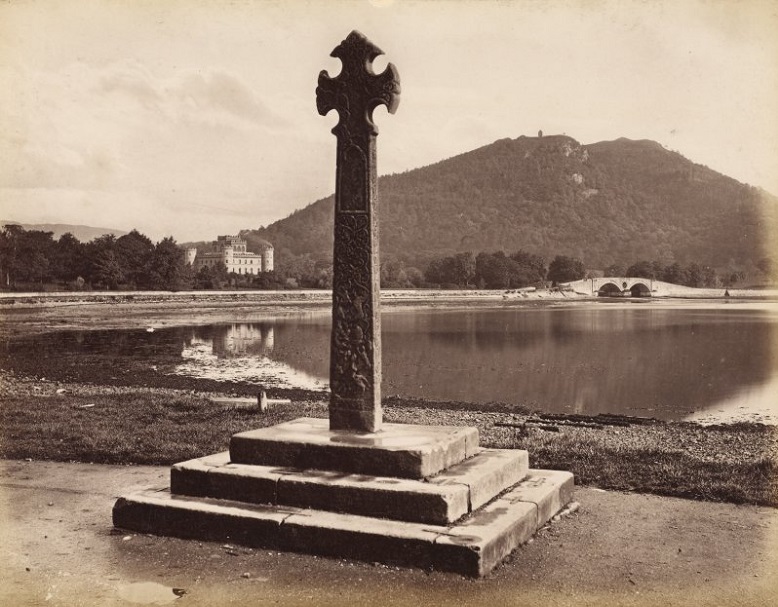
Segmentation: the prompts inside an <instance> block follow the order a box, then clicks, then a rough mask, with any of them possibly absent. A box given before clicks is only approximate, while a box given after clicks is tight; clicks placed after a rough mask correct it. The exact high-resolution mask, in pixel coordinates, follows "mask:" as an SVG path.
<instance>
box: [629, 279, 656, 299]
mask: <svg viewBox="0 0 778 607" xmlns="http://www.w3.org/2000/svg"><path fill="white" fill-rule="evenodd" d="M629 292H630V294H631V296H632V297H651V289H649V288H648V287H647V286H646V285H645V283H642V282H636V283H635V284H634V285H632V286H631V287H630V288H629Z"/></svg>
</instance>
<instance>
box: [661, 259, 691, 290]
mask: <svg viewBox="0 0 778 607" xmlns="http://www.w3.org/2000/svg"><path fill="white" fill-rule="evenodd" d="M661 279H662V280H664V281H665V282H671V283H673V284H675V285H685V284H686V283H687V282H688V281H689V275H688V273H687V272H686V270H685V269H684V268H683V267H681V264H679V263H678V262H675V263H674V264H672V265H670V266H666V267H665V269H664V270H663V272H662V275H661Z"/></svg>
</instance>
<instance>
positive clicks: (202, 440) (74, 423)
mask: <svg viewBox="0 0 778 607" xmlns="http://www.w3.org/2000/svg"><path fill="white" fill-rule="evenodd" d="M39 383H40V382H39ZM20 385H21V384H18V383H17V384H16V386H15V388H16V394H15V393H14V390H7V391H6V392H5V394H4V395H3V404H2V407H0V437H2V438H1V440H0V457H4V458H11V459H24V458H32V459H39V460H55V461H79V462H93V463H111V464H152V465H170V464H173V463H176V462H181V461H185V460H188V459H192V458H196V457H201V456H204V455H210V454H213V453H218V452H220V451H225V450H226V449H227V448H228V446H229V441H230V437H231V436H232V435H233V434H235V433H236V432H241V431H244V430H250V429H254V428H258V427H264V426H271V425H274V424H278V423H282V422H285V421H288V420H291V419H294V418H297V417H304V416H305V417H326V415H327V405H326V402H324V401H322V400H310V401H293V402H292V404H291V405H284V406H283V407H279V408H278V409H275V410H272V409H271V410H270V411H269V412H267V413H264V414H263V413H260V412H259V411H258V410H257V409H255V408H245V407H235V406H231V405H228V404H221V403H214V402H211V401H209V400H208V399H206V398H204V397H200V396H197V395H193V394H188V393H185V392H181V391H175V390H162V389H157V388H152V389H132V388H116V387H99V386H87V387H84V386H81V387H75V385H73V386H71V387H69V388H68V390H67V392H66V393H65V394H55V393H54V386H53V385H49V386H47V385H43V388H38V387H36V388H34V389H33V388H30V387H29V386H28V387H27V388H28V391H27V393H25V394H23V393H21V391H20V390H21V388H24V386H23V385H21V388H20ZM27 388H25V389H27ZM35 390H39V392H36V391H35ZM404 404H405V405H406V406H402V405H397V406H389V407H386V408H385V414H384V419H385V421H387V422H399V423H414V424H428V425H439V424H440V425H472V426H477V427H478V428H479V432H480V436H481V445H482V446H484V447H494V448H513V449H526V450H528V451H529V454H530V464H531V465H532V467H533V468H550V469H558V470H570V471H571V472H573V473H574V474H575V480H576V483H577V484H578V485H594V486H597V487H601V488H603V489H612V490H624V491H639V492H647V493H655V494H659V495H668V496H676V497H685V498H692V499H699V500H709V501H722V502H734V503H749V504H759V505H766V506H773V507H778V428H776V427H773V426H763V425H761V424H733V425H723V426H710V427H704V426H700V425H698V424H691V423H680V422H679V423H662V422H655V421H651V422H649V423H647V422H646V420H643V421H642V422H641V423H635V424H630V423H628V422H626V423H625V424H623V425H618V426H604V427H603V426H602V425H601V426H599V427H583V426H575V425H564V424H562V423H561V422H557V426H556V427H555V429H556V430H557V431H555V432H551V431H544V430H542V429H540V427H538V426H533V425H523V424H522V420H527V419H528V418H527V417H526V416H521V415H518V414H516V413H515V412H513V413H505V412H501V411H499V410H494V409H492V410H491V411H478V410H475V408H471V407H464V406H463V405H462V404H459V403H457V404H455V405H450V406H448V407H445V406H444V407H442V408H438V407H437V404H435V405H434V406H430V403H427V406H426V407H425V406H423V405H424V403H423V402H421V401H419V402H412V403H404ZM89 405H92V406H89ZM572 421H574V420H572ZM505 423H508V424H511V425H508V426H506V425H500V424H505ZM549 424H551V422H549Z"/></svg>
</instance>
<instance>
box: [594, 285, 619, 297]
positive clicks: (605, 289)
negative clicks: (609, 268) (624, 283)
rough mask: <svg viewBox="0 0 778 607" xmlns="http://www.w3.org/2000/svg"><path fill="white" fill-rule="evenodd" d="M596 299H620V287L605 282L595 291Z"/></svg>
mask: <svg viewBox="0 0 778 607" xmlns="http://www.w3.org/2000/svg"><path fill="white" fill-rule="evenodd" d="M597 296H598V297H621V287H619V286H618V285H617V284H615V283H613V282H606V283H605V284H603V285H600V288H599V289H598V290H597Z"/></svg>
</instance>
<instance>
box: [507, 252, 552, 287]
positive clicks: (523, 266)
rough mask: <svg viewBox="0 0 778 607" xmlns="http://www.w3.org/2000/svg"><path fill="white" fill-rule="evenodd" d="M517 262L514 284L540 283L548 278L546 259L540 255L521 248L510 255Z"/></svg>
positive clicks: (519, 285)
mask: <svg viewBox="0 0 778 607" xmlns="http://www.w3.org/2000/svg"><path fill="white" fill-rule="evenodd" d="M510 259H511V260H512V261H514V262H515V263H516V264H517V268H515V269H514V271H513V280H512V282H513V283H514V284H513V286H515V287H524V286H527V285H532V284H539V283H541V282H543V281H544V280H545V278H546V260H545V259H544V258H543V257H541V256H540V255H535V254H534V253H528V252H527V251H524V250H520V251H517V252H516V253H514V254H513V255H511V256H510Z"/></svg>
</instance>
